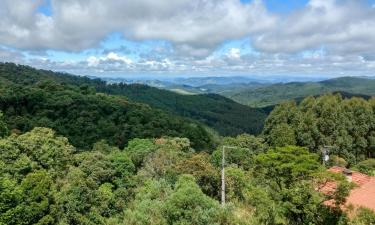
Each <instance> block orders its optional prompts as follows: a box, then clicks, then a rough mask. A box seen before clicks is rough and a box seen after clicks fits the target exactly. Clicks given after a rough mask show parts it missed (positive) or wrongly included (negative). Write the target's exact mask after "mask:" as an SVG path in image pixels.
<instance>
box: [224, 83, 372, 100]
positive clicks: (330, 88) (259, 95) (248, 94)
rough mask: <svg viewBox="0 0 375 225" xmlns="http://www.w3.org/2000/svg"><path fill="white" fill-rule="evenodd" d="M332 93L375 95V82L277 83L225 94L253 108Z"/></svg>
mask: <svg viewBox="0 0 375 225" xmlns="http://www.w3.org/2000/svg"><path fill="white" fill-rule="evenodd" d="M331 92H345V93H350V94H353V95H368V96H373V95H375V80H373V79H367V78H356V77H341V78H334V79H330V80H325V81H320V82H291V83H285V84H284V83H277V84H272V85H267V86H262V87H256V88H248V89H247V90H240V91H238V92H237V91H233V92H231V93H228V92H226V93H224V95H225V96H226V97H228V98H231V99H233V100H235V101H236V102H239V103H242V104H245V105H249V106H252V107H266V106H272V105H276V104H278V103H280V102H282V101H285V100H291V99H298V98H303V97H306V96H310V95H315V96H316V95H321V94H324V93H331Z"/></svg>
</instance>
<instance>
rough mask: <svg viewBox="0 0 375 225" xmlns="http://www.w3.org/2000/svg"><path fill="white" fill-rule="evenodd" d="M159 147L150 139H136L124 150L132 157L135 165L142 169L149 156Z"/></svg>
mask: <svg viewBox="0 0 375 225" xmlns="http://www.w3.org/2000/svg"><path fill="white" fill-rule="evenodd" d="M156 149H157V146H156V145H155V144H154V143H153V142H152V140H150V139H139V138H135V139H133V140H131V141H129V143H128V146H127V147H126V148H125V149H124V151H126V152H127V153H128V155H129V156H130V158H131V160H132V161H133V163H134V165H135V166H136V167H137V168H140V167H141V166H142V164H143V161H144V159H145V158H146V157H147V155H148V154H150V153H152V152H154V151H156Z"/></svg>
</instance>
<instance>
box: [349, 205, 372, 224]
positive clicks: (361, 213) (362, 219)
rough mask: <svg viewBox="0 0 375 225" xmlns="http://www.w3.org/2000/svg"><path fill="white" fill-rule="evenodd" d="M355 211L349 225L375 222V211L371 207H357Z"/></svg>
mask: <svg viewBox="0 0 375 225" xmlns="http://www.w3.org/2000/svg"><path fill="white" fill-rule="evenodd" d="M355 213H356V216H355V217H354V218H353V220H352V221H351V222H350V225H368V224H375V213H374V212H373V211H372V210H371V209H367V208H359V209H357V210H356V212H355Z"/></svg>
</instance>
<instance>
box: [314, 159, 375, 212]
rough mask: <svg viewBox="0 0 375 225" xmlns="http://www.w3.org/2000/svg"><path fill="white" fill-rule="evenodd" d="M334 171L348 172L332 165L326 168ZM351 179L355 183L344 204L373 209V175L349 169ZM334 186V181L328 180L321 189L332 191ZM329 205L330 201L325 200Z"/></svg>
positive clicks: (374, 205) (324, 191)
mask: <svg viewBox="0 0 375 225" xmlns="http://www.w3.org/2000/svg"><path fill="white" fill-rule="evenodd" d="M328 170H329V171H331V172H334V173H343V172H344V171H345V172H348V171H346V169H345V168H343V167H338V166H334V167H331V168H329V169H328ZM347 176H350V177H351V181H352V182H353V183H355V184H356V185H357V187H355V188H354V189H353V190H352V191H351V192H350V194H349V196H348V198H347V201H346V204H345V205H346V206H349V205H353V206H354V207H360V206H362V207H366V208H369V209H372V210H373V211H375V177H371V176H368V175H366V174H362V173H360V172H356V171H351V175H347ZM335 188H336V183H335V182H328V183H327V184H326V185H325V186H324V187H323V188H322V189H321V191H322V192H323V193H325V194H329V193H332V192H333V191H334V190H335ZM326 204H327V205H331V204H332V202H328V201H327V202H326Z"/></svg>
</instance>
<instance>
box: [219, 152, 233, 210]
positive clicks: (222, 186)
mask: <svg viewBox="0 0 375 225" xmlns="http://www.w3.org/2000/svg"><path fill="white" fill-rule="evenodd" d="M226 148H231V149H236V147H232V146H225V145H224V146H223V151H222V160H221V206H223V207H224V206H225V149H226Z"/></svg>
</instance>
